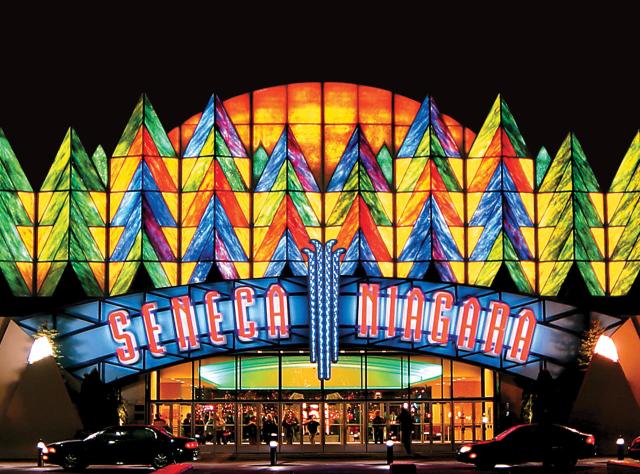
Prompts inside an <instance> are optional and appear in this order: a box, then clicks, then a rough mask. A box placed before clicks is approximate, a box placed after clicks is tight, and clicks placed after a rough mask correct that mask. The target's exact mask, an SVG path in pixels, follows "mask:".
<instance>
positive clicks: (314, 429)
mask: <svg viewBox="0 0 640 474" xmlns="http://www.w3.org/2000/svg"><path fill="white" fill-rule="evenodd" d="M306 425H307V431H308V432H309V442H310V443H311V444H316V435H317V434H318V427H319V426H320V423H318V422H317V421H316V420H315V417H314V416H313V415H310V416H309V419H308V420H307V422H306Z"/></svg>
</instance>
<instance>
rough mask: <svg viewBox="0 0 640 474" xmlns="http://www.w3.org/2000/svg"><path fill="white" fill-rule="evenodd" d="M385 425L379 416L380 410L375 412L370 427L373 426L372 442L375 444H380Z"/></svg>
mask: <svg viewBox="0 0 640 474" xmlns="http://www.w3.org/2000/svg"><path fill="white" fill-rule="evenodd" d="M385 424H386V423H385V421H384V418H382V417H381V416H380V410H376V411H375V412H374V417H373V420H371V425H372V426H373V442H374V443H375V444H382V440H383V438H384V425H385Z"/></svg>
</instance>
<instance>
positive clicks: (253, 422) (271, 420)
mask: <svg viewBox="0 0 640 474" xmlns="http://www.w3.org/2000/svg"><path fill="white" fill-rule="evenodd" d="M248 416H249V420H248V422H247V423H246V425H245V427H244V432H245V434H246V436H247V439H248V441H249V444H258V433H259V431H260V430H259V429H258V425H257V418H256V416H255V415H254V414H253V413H251V414H249V415H248ZM319 427H320V423H319V422H318V421H317V420H316V419H315V416H314V415H310V416H309V417H308V418H307V419H306V420H305V421H304V422H303V423H302V426H301V425H300V423H299V421H298V417H296V415H295V413H294V412H293V411H292V410H289V411H287V413H286V414H285V415H284V417H283V419H282V431H283V433H284V440H285V442H286V443H287V444H293V443H294V442H295V441H298V440H299V439H300V433H301V429H304V428H306V430H307V433H308V434H309V442H310V443H311V444H315V440H316V435H317V434H318V428H319ZM260 435H261V438H262V442H263V443H265V444H266V443H269V441H272V440H277V438H278V417H277V415H275V414H273V413H267V414H265V416H264V417H263V418H262V430H261V432H260Z"/></svg>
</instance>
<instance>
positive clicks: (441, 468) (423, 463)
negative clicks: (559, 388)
mask: <svg viewBox="0 0 640 474" xmlns="http://www.w3.org/2000/svg"><path fill="white" fill-rule="evenodd" d="M607 460H608V459H607V458H592V459H585V460H581V461H580V462H579V463H578V465H577V466H576V467H575V468H574V469H573V470H571V471H569V472H575V473H581V474H582V473H584V474H591V473H606V472H607ZM397 463H398V464H402V463H415V464H416V471H417V473H431V472H433V473H442V474H448V473H465V472H468V473H473V472H478V471H476V470H475V468H474V466H471V465H468V464H462V463H459V462H456V461H453V460H451V459H447V460H443V459H437V460H433V459H419V458H418V459H401V460H399V461H397ZM34 464H35V463H33V462H29V463H26V462H2V461H0V474H5V473H7V474H8V473H38V472H42V473H53V472H60V473H62V472H65V471H63V470H62V468H60V467H56V466H46V467H43V468H38V467H36V466H34ZM192 471H193V472H194V474H200V473H202V474H204V473H209V472H210V473H216V474H242V473H244V472H261V473H264V474H268V473H273V474H279V473H282V474H298V473H328V474H343V473H344V474H347V473H348V474H361V473H362V474H365V473H371V474H375V473H381V474H382V473H389V472H390V469H389V466H387V465H386V463H385V462H384V461H383V460H380V459H374V460H371V459H362V460H359V459H353V460H346V459H345V460H339V461H336V460H330V459H300V458H298V459H286V458H280V459H279V460H278V465H277V466H270V465H269V463H268V460H257V459H252V460H241V459H240V460H239V459H235V460H225V461H223V462H212V461H200V462H195V463H193V464H192ZM83 472H85V473H86V474H149V473H151V472H153V469H151V468H150V467H146V466H91V467H89V468H88V469H86V470H85V471H83ZM494 472H497V473H514V474H516V473H517V474H525V473H546V472H548V471H547V470H545V469H544V468H543V467H542V464H536V463H530V464H524V465H521V466H513V467H511V466H498V467H497V468H496V469H495V471H494Z"/></svg>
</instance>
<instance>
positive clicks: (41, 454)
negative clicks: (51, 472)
mask: <svg viewBox="0 0 640 474" xmlns="http://www.w3.org/2000/svg"><path fill="white" fill-rule="evenodd" d="M36 448H37V449H38V467H42V466H43V465H44V453H46V452H47V445H46V444H44V441H42V440H39V441H38V443H37V444H36Z"/></svg>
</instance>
